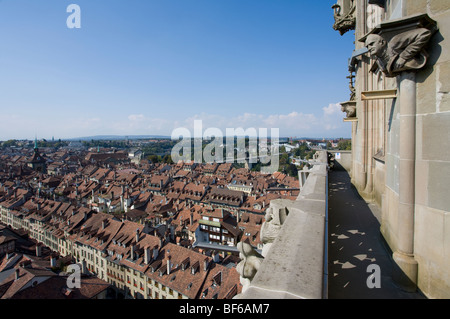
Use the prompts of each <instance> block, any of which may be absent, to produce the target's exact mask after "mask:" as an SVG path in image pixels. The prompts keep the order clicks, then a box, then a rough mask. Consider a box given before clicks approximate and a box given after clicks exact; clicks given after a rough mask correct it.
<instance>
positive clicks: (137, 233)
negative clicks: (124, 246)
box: [136, 229, 139, 243]
mask: <svg viewBox="0 0 450 319" xmlns="http://www.w3.org/2000/svg"><path fill="white" fill-rule="evenodd" d="M138 242H139V229H136V243H138Z"/></svg>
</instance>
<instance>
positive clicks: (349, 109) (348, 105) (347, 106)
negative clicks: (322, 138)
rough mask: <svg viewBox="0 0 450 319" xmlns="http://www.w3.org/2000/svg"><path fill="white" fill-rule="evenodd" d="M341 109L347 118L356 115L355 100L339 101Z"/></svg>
mask: <svg viewBox="0 0 450 319" xmlns="http://www.w3.org/2000/svg"><path fill="white" fill-rule="evenodd" d="M341 110H342V112H344V113H346V114H347V118H353V117H356V101H354V100H353V101H348V102H344V103H341Z"/></svg>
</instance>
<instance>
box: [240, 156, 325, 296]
mask: <svg viewBox="0 0 450 319" xmlns="http://www.w3.org/2000/svg"><path fill="white" fill-rule="evenodd" d="M315 164H316V165H314V167H313V168H312V169H311V171H310V172H309V176H308V178H307V180H306V183H305V184H304V186H303V187H302V189H301V192H300V194H299V197H298V198H297V200H295V201H290V200H277V201H273V203H271V205H270V207H269V209H268V214H270V216H266V220H268V222H266V224H267V223H269V225H273V226H272V227H269V225H266V224H265V225H263V228H262V230H261V240H262V242H264V243H265V246H264V248H263V252H262V255H255V254H248V253H246V252H243V251H241V258H242V262H241V264H240V265H241V269H242V270H245V269H246V267H247V265H250V264H254V265H255V268H256V269H254V271H253V272H251V271H250V272H249V273H252V277H251V280H250V279H248V278H243V277H241V279H242V280H241V281H243V285H244V289H243V293H242V294H240V295H238V296H237V297H236V298H237V299H322V298H326V281H327V275H326V274H327V270H326V267H325V265H326V262H327V260H326V255H327V254H326V247H327V229H326V221H327V198H328V194H327V178H328V156H327V152H325V151H323V152H319V156H318V158H317V159H316V160H315ZM267 217H270V218H268V219H267ZM277 228H279V230H278V235H277V236H276V238H274V239H273V231H274V230H275V231H276V230H277ZM265 229H270V230H271V231H267V230H265ZM267 233H269V234H270V236H268V235H265V234H267ZM264 236H266V238H264ZM240 247H242V245H241V246H240ZM242 252H243V253H242ZM244 254H247V256H243V255H244ZM250 255H251V256H250ZM251 258H253V261H254V262H252V259H251ZM246 260H247V261H249V262H248V263H247V264H246ZM238 268H239V267H238ZM241 275H242V273H241Z"/></svg>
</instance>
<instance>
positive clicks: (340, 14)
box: [331, 0, 356, 35]
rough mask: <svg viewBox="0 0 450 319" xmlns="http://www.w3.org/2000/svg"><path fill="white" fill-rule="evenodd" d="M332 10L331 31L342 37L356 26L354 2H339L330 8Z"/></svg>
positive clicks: (348, 0)
mask: <svg viewBox="0 0 450 319" xmlns="http://www.w3.org/2000/svg"><path fill="white" fill-rule="evenodd" d="M331 8H332V9H333V10H334V25H333V29H334V30H337V31H339V33H340V34H341V35H344V34H345V33H346V32H348V31H350V30H354V29H355V26H356V1H354V0H339V1H338V3H337V4H335V5H333V6H332V7H331Z"/></svg>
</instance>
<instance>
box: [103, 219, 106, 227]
mask: <svg viewBox="0 0 450 319" xmlns="http://www.w3.org/2000/svg"><path fill="white" fill-rule="evenodd" d="M105 228H106V219H104V220H103V221H102V229H105Z"/></svg>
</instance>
